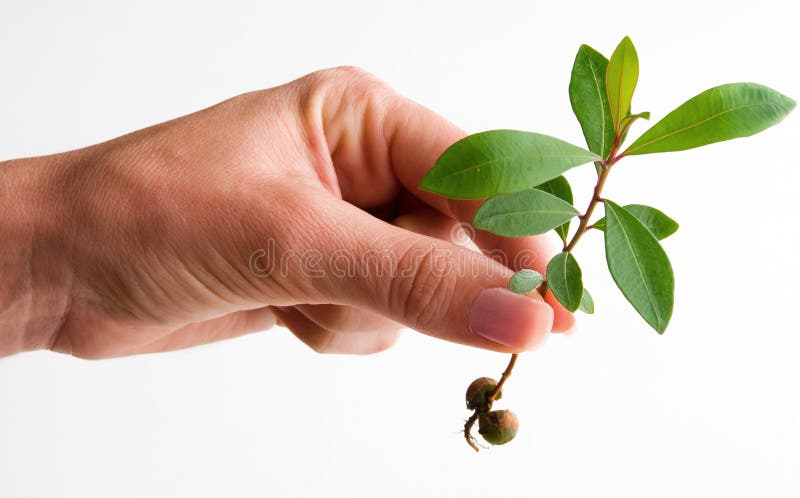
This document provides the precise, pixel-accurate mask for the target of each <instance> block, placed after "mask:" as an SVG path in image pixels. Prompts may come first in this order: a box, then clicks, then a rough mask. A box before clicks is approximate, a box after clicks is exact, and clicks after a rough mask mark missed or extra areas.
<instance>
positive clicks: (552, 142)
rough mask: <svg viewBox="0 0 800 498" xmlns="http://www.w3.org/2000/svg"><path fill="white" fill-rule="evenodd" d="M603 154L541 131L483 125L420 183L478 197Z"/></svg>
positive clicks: (441, 191) (424, 187)
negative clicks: (478, 131) (481, 129)
mask: <svg viewBox="0 0 800 498" xmlns="http://www.w3.org/2000/svg"><path fill="white" fill-rule="evenodd" d="M599 159H600V158H599V157H598V156H597V154H594V153H593V152H589V151H588V150H585V149H582V148H580V147H576V146H575V145H572V144H569V143H567V142H564V141H563V140H559V139H557V138H553V137H550V136H547V135H541V134H539V133H531V132H526V131H516V130H493V131H484V132H481V133H476V134H474V135H470V136H468V137H466V138H463V139H461V140H459V141H458V142H456V143H454V144H453V145H451V146H450V147H449V148H448V149H447V150H445V151H444V153H442V155H441V156H439V159H437V160H436V164H434V165H433V168H431V170H430V171H428V174H427V175H425V177H424V178H423V179H422V182H421V183H420V188H421V189H422V190H427V191H429V192H434V193H437V194H441V195H444V196H447V197H452V198H454V199H478V198H481V197H490V196H493V195H497V194H507V193H511V192H519V191H520V190H525V189H527V188H530V187H533V186H535V185H539V184H542V183H544V182H546V181H549V180H552V179H553V178H555V177H557V176H559V175H560V174H561V173H563V172H564V171H566V170H568V169H570V168H573V167H575V166H578V165H580V164H584V163H588V162H590V161H597V160H599Z"/></svg>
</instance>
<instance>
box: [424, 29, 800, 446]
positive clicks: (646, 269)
mask: <svg viewBox="0 0 800 498" xmlns="http://www.w3.org/2000/svg"><path fill="white" fill-rule="evenodd" d="M638 78H639V59H638V56H637V54H636V49H635V48H634V46H633V43H632V42H631V40H630V38H628V37H625V38H624V39H623V40H622V41H621V42H620V43H619V45H618V46H617V48H616V49H615V50H614V53H613V54H611V58H610V59H606V58H605V57H604V56H603V55H601V54H600V53H599V52H597V51H596V50H594V49H593V48H591V47H589V46H588V45H582V46H581V47H580V49H579V50H578V54H577V56H576V57H575V63H574V65H573V67H572V77H571V80H570V84H569V98H570V102H571V103H572V110H573V112H574V113H575V117H577V118H578V122H579V123H580V126H581V128H582V130H583V135H584V137H585V138H586V145H587V147H588V150H587V149H584V148H582V147H578V146H575V145H572V144H569V143H567V142H564V141H563V140H559V139H557V138H553V137H550V136H547V135H541V134H539V133H530V132H525V131H516V130H493V131H485V132H481V133H476V134H474V135H470V136H468V137H466V138H464V139H462V140H459V141H458V142H456V143H454V144H453V145H452V146H450V147H449V148H448V149H447V150H446V151H444V153H443V154H442V155H441V156H440V157H439V159H438V160H437V161H436V164H435V165H434V166H433V168H431V170H430V171H429V172H428V174H427V175H426V176H425V177H424V178H423V179H422V182H421V184H420V188H421V189H423V190H427V191H430V192H434V193H436V194H439V195H442V196H445V197H449V198H453V199H483V198H486V201H485V202H484V203H483V204H482V205H481V206H480V207H479V208H478V210H477V212H476V213H475V216H474V218H473V225H474V226H475V227H476V228H478V229H481V230H487V231H489V232H492V233H495V234H498V235H502V236H507V237H522V236H525V235H536V234H542V233H546V232H548V231H550V230H555V232H556V234H557V235H558V237H560V239H561V241H562V242H563V250H562V252H561V253H559V254H558V255H557V256H555V257H554V258H553V259H552V260H551V261H550V263H549V264H548V265H547V271H546V272H545V275H544V276H542V275H540V274H539V273H537V272H535V271H534V270H531V269H522V270H520V271H518V272H517V273H516V274H514V276H513V277H512V278H511V280H510V282H509V288H510V289H511V290H512V291H513V292H517V293H521V294H525V293H529V292H533V291H535V290H537V289H538V291H539V292H540V293H541V294H542V295H544V294H545V292H546V291H547V290H548V289H549V291H550V292H551V293H552V294H553V296H555V298H556V299H557V300H558V302H560V303H561V304H562V305H563V306H564V307H565V308H566V309H568V310H569V311H576V310H581V311H583V312H586V313H593V312H594V302H593V300H592V297H591V295H590V294H589V291H587V290H586V288H585V287H584V284H583V280H582V277H581V268H580V266H579V265H578V261H577V259H575V256H574V255H573V250H574V249H575V246H576V245H577V244H578V242H579V241H580V240H581V237H583V235H584V234H585V233H587V232H588V231H590V230H592V229H594V230H598V231H602V232H604V239H605V253H606V262H607V263H608V269H609V271H610V272H611V276H612V278H613V279H614V282H616V284H617V286H618V287H619V289H620V291H622V294H623V295H624V296H625V298H626V299H627V300H628V301H629V302H630V303H631V305H632V306H633V307H634V309H636V311H638V312H639V314H640V315H641V316H642V318H644V320H645V321H646V322H647V323H648V324H649V325H650V326H651V327H652V328H653V329H655V330H656V332H658V333H659V334H663V333H664V331H665V330H666V328H667V325H668V324H669V321H670V317H671V316H672V306H673V294H674V284H675V281H674V277H673V273H672V266H671V265H670V262H669V259H668V258H667V254H666V253H665V252H664V249H663V248H662V247H661V244H660V243H659V240H661V239H664V238H666V237H668V236H670V235H672V234H673V233H675V231H676V230H677V229H678V224H677V223H676V222H675V221H674V220H672V219H671V218H670V217H668V216H667V215H666V214H664V213H663V212H661V211H659V210H658V209H656V208H653V207H650V206H644V205H641V204H628V205H623V204H622V203H616V202H614V201H612V200H610V199H606V198H604V197H603V196H602V195H603V186H604V185H605V184H606V181H607V180H608V177H609V174H610V173H611V170H612V169H613V168H614V166H615V165H616V164H617V163H618V162H619V161H621V160H622V159H623V158H626V157H628V156H636V155H640V154H653V153H657V152H674V151H680V150H686V149H692V148H694V147H700V146H702V145H708V144H712V143H715V142H721V141H724V140H731V139H733V138H739V137H747V136H750V135H754V134H756V133H759V132H761V131H763V130H765V129H767V128H769V127H770V126H772V125H775V124H777V123H778V122H780V121H781V120H782V119H783V118H784V117H785V116H786V115H787V114H789V112H791V111H792V109H794V107H795V102H794V101H793V100H792V99H790V98H788V97H786V96H785V95H782V94H780V93H778V92H776V91H775V90H772V89H770V88H767V87H765V86H763V85H759V84H756V83H730V84H726V85H720V86H717V87H714V88H710V89H708V90H706V91H704V92H701V93H700V94H698V95H696V96H695V97H692V98H691V99H689V100H687V101H686V102H684V103H683V104H682V105H680V106H679V107H678V108H677V109H675V110H674V111H672V112H670V113H669V114H667V115H666V116H665V117H664V119H662V120H661V121H659V122H657V123H656V124H655V125H653V126H652V127H651V128H650V129H649V130H647V131H646V132H644V133H643V134H642V135H641V136H640V137H639V138H637V139H636V140H634V141H633V143H632V144H630V145H629V146H627V148H623V144H624V142H625V138H626V137H627V135H628V131H629V130H630V129H631V125H632V124H633V123H634V122H636V121H637V120H640V119H645V120H648V119H649V118H650V113H648V112H639V113H633V112H631V100H632V98H633V92H634V89H635V88H636V83H637V80H638ZM587 163H594V167H595V169H596V171H597V183H596V184H595V186H594V192H593V195H592V198H591V200H590V201H589V204H588V205H587V206H586V208H585V210H584V211H583V212H582V213H581V212H580V211H578V210H577V209H575V207H574V206H573V200H572V189H571V187H570V184H569V182H568V181H567V179H566V178H565V177H564V176H562V174H563V173H564V172H565V171H567V170H569V169H571V168H574V167H576V166H579V165H582V164H587ZM599 204H602V205H603V208H604V211H605V213H604V214H605V216H603V217H602V218H599V219H595V220H594V221H592V219H593V218H592V215H593V214H594V212H595V209H596V208H597V206H598V205H599ZM576 217H577V219H578V225H577V228H576V229H575V230H573V231H572V232H570V223H571V221H572V219H573V218H576ZM570 233H571V235H570ZM516 360H517V355H516V354H514V355H512V356H511V360H510V361H509V364H508V366H507V367H506V370H505V371H504V372H503V375H502V376H501V378H500V380H499V381H498V382H495V381H493V380H492V379H487V378H481V379H478V380H476V381H475V382H476V383H479V384H480V385H479V386H478V387H475V383H473V385H472V386H471V388H470V391H468V394H467V406H468V409H470V410H473V413H472V415H471V416H470V417H469V419H468V420H467V422H466V424H465V426H464V437H465V438H466V440H467V443H469V445H470V446H472V447H473V448H474V449H475V450H476V451H477V450H478V445H477V444H476V442H475V438H474V437H473V436H472V428H473V426H474V425H475V422H476V421H478V422H479V426H480V430H479V432H480V434H481V435H482V436H483V437H484V439H485V440H486V441H487V442H488V443H490V444H504V443H506V442H508V441H509V440H510V439H511V438H513V437H514V435H515V434H516V430H517V418H516V416H514V414H513V413H511V412H509V411H507V410H500V411H492V404H493V403H494V401H495V400H497V399H499V397H500V396H499V395H500V392H501V389H502V387H503V385H504V384H505V382H506V380H507V379H508V377H509V376H510V375H511V372H512V370H513V368H514V364H515V362H516ZM487 385H491V386H492V388H491V390H490V391H489V390H487V388H486V386H487ZM477 393H480V394H479V395H478V394H477Z"/></svg>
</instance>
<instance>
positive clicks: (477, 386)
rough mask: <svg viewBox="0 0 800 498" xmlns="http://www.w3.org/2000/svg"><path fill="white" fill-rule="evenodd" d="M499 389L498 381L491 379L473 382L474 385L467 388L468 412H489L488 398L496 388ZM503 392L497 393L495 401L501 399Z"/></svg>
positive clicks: (482, 378)
mask: <svg viewBox="0 0 800 498" xmlns="http://www.w3.org/2000/svg"><path fill="white" fill-rule="evenodd" d="M495 387H497V381H496V380H494V379H492V378H489V377H481V378H479V379H475V380H473V381H472V384H470V385H469V387H468V388H467V409H468V410H478V411H486V410H487V403H486V401H487V398H488V397H489V395H490V394H492V391H494V388H495ZM502 395H503V391H500V392H499V393H497V396H496V397H495V398H494V399H496V400H497V399H500V397H501V396H502Z"/></svg>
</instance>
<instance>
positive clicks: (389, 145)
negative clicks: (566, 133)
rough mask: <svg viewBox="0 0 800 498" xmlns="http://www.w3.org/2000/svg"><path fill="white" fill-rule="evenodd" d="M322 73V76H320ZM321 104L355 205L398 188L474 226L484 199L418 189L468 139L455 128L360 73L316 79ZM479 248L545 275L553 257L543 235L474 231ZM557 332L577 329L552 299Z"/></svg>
mask: <svg viewBox="0 0 800 498" xmlns="http://www.w3.org/2000/svg"><path fill="white" fill-rule="evenodd" d="M321 75H324V76H321ZM318 77H319V79H320V80H322V81H325V83H324V85H323V86H326V87H328V88H329V91H326V92H322V93H323V94H324V96H325V97H324V98H319V99H317V100H318V101H319V102H321V103H320V104H319V107H318V108H317V109H316V112H317V113H318V114H319V120H320V121H321V124H320V125H319V128H321V129H322V131H323V133H324V138H323V139H322V140H324V141H326V142H327V144H328V147H329V149H330V153H331V157H332V158H333V166H334V168H335V170H336V177H337V178H338V186H339V187H340V189H341V194H342V197H343V198H344V199H345V200H347V201H349V202H352V203H354V204H356V205H358V206H359V207H372V206H374V205H377V204H380V203H381V202H387V201H388V198H389V197H391V196H392V195H394V193H396V192H397V191H398V190H399V189H400V188H401V187H402V188H405V189H406V190H408V191H409V192H412V193H413V194H414V195H416V196H417V197H419V199H421V200H422V201H423V202H424V203H426V204H427V205H429V206H431V207H433V208H435V209H436V210H438V211H439V212H440V213H442V214H444V215H446V216H448V217H450V218H453V219H456V220H460V221H464V222H468V223H469V222H471V221H472V218H473V215H474V213H475V210H476V209H477V208H478V206H479V205H480V204H481V201H474V200H473V201H459V200H452V199H447V198H445V197H441V196H438V195H435V194H432V193H430V192H425V191H421V190H420V189H419V188H418V185H419V183H420V181H421V180H422V178H423V176H425V174H426V173H427V172H428V170H429V169H430V168H431V167H432V166H433V164H434V163H435V162H436V159H437V158H438V157H439V155H441V153H442V152H444V150H445V149H446V148H447V147H449V146H450V145H452V144H453V143H454V142H456V141H457V140H459V139H461V138H463V137H464V136H465V135H466V133H465V132H464V131H463V130H461V129H459V128H458V127H457V126H455V125H454V124H452V123H450V122H449V121H447V120H446V119H444V118H442V117H441V116H439V115H437V114H436V113H434V112H432V111H431V110H430V109H427V108H425V107H424V106H421V105H419V104H417V103H415V102H413V101H411V100H408V99H406V98H404V97H402V96H400V95H398V94H397V93H396V92H394V91H393V90H391V88H389V87H388V86H387V85H385V84H383V83H382V82H380V81H379V80H378V79H377V78H375V77H374V76H372V75H369V74H368V73H366V72H364V71H360V70H357V69H353V68H336V69H333V70H328V71H324V72H322V73H319V74H318ZM475 235H476V243H477V245H478V247H480V248H481V249H482V250H484V251H489V252H490V253H491V256H492V257H493V258H495V259H497V260H498V261H501V262H502V263H503V264H506V265H507V266H508V267H510V268H512V269H515V270H517V269H521V268H533V269H535V270H537V271H539V272H540V273H543V274H544V270H545V268H546V265H547V262H548V261H549V260H550V258H551V257H552V256H553V255H554V254H556V253H557V252H558V250H557V248H555V247H554V246H553V245H552V244H551V243H550V242H549V241H548V239H547V237H543V236H535V237H525V238H522V239H508V238H505V237H497V236H494V235H492V234H489V233H485V232H480V231H478V232H476V234H475ZM546 300H547V302H548V303H550V304H551V305H552V306H553V309H554V311H555V316H554V326H553V329H554V330H555V331H564V330H567V329H569V328H570V327H571V326H572V324H573V323H574V318H573V316H572V314H571V313H569V312H568V311H567V310H565V309H564V308H563V307H562V306H561V305H560V304H559V303H558V302H557V300H555V298H554V297H553V296H552V294H550V293H548V294H547V295H546Z"/></svg>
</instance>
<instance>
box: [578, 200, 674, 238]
mask: <svg viewBox="0 0 800 498" xmlns="http://www.w3.org/2000/svg"><path fill="white" fill-rule="evenodd" d="M625 210H626V211H627V212H629V213H631V214H632V215H634V216H636V219H638V220H639V221H640V222H641V223H642V225H644V226H645V227H646V228H647V229H648V230H650V232H651V233H652V234H653V235H654V236H655V237H656V238H657V239H658V240H663V239H666V238H667V237H669V236H670V235H672V234H673V233H675V232H676V231H678V227H679V225H678V222H677V221H675V220H673V219H672V218H670V217H669V216H667V215H666V214H664V213H663V212H661V211H659V210H658V209H656V208H654V207H650V206H645V205H642V204H628V205H626V206H625ZM592 226H593V227H594V228H597V229H598V230H605V229H606V219H605V218H600V219H599V220H597V221H596V222H595V223H594V225H592Z"/></svg>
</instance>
